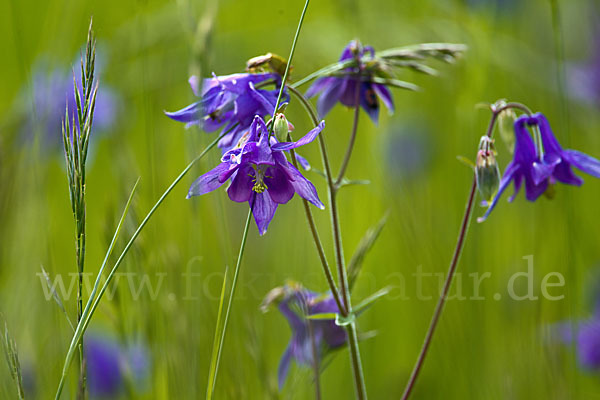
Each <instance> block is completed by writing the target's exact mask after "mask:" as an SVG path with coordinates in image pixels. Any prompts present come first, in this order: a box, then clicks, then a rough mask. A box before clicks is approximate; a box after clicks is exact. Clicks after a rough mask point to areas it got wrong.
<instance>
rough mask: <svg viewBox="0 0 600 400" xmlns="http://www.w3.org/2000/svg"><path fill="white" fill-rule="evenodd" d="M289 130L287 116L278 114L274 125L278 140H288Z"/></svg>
mask: <svg viewBox="0 0 600 400" xmlns="http://www.w3.org/2000/svg"><path fill="white" fill-rule="evenodd" d="M289 131H290V127H289V124H288V121H287V119H286V118H285V115H283V114H276V115H275V122H274V125H273V132H274V133H275V137H276V138H277V140H279V141H280V142H287V141H288V132H289Z"/></svg>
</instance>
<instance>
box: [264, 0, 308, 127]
mask: <svg viewBox="0 0 600 400" xmlns="http://www.w3.org/2000/svg"><path fill="white" fill-rule="evenodd" d="M309 3H310V0H306V2H305V3H304V8H303V9H302V14H300V21H298V26H297V28H296V34H295V35H294V40H293V41H292V48H291V49H290V55H289V57H288V59H287V64H286V66H285V72H284V73H283V78H282V79H281V82H282V83H281V87H280V88H279V94H278V95H277V101H276V102H275V109H274V110H273V116H275V113H276V112H277V110H278V109H279V104H280V103H281V98H282V96H283V88H284V87H285V86H286V82H287V77H288V74H289V72H290V66H291V65H292V58H294V52H295V51H296V43H298V38H299V37H300V30H301V29H302V23H303V22H304V16H305V15H306V10H308V4H309ZM272 128H273V125H272V126H271V129H270V130H269V132H271V131H272Z"/></svg>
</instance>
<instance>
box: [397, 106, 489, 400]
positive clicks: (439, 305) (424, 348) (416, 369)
mask: <svg viewBox="0 0 600 400" xmlns="http://www.w3.org/2000/svg"><path fill="white" fill-rule="evenodd" d="M494 115H496V114H494ZM494 119H495V118H494ZM476 190H477V181H476V179H475V178H473V183H472V184H471V192H470V194H469V199H468V200H467V206H466V209H465V215H464V217H463V221H462V224H461V227H460V232H459V234H458V241H457V243H456V248H455V249H454V255H453V256H452V261H451V263H450V268H449V269H448V275H447V276H446V281H445V282H444V288H443V290H442V294H441V295H440V298H439V300H438V303H437V305H436V307H435V311H434V313H433V317H432V318H431V323H430V324H429V329H428V330H427V335H426V336H425V340H424V342H423V346H422V347H421V352H420V353H419V357H418V359H417V363H416V364H415V366H414V368H413V371H412V373H411V375H410V379H409V381H408V384H407V386H406V389H404V394H403V395H402V400H406V399H408V397H409V396H410V394H411V392H412V389H413V387H414V385H415V382H416V381H417V377H418V376H419V372H420V371H421V367H422V366H423V362H424V361H425V356H426V355H427V350H428V349H429V345H430V344H431V340H432V339H433V334H434V333H435V328H436V326H437V323H438V321H439V319H440V315H441V314H442V309H443V308H444V304H445V302H446V298H447V295H448V291H449V290H450V285H451V284H452V278H453V277H454V272H455V270H456V266H457V265H458V259H459V258H460V254H461V252H462V249H463V244H464V241H465V237H466V236H467V231H468V228H469V222H470V220H471V213H472V211H473V203H474V202H475V192H476Z"/></svg>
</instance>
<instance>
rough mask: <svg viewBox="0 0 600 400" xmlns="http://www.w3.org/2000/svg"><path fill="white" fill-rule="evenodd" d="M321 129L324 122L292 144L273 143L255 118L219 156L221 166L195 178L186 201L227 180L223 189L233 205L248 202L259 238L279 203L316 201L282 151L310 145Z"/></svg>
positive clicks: (308, 184)
mask: <svg viewBox="0 0 600 400" xmlns="http://www.w3.org/2000/svg"><path fill="white" fill-rule="evenodd" d="M324 127H325V122H324V121H321V123H320V124H319V125H318V126H317V127H315V128H314V129H313V130H311V131H310V132H308V133H307V134H306V135H305V136H304V137H302V138H301V139H300V140H298V141H296V142H283V143H277V141H276V139H275V137H274V136H271V137H270V138H269V132H268V130H267V126H266V124H265V122H264V120H263V119H262V118H261V117H259V116H256V117H254V121H253V122H252V125H251V126H250V129H249V130H248V131H247V132H246V133H245V134H244V136H242V138H241V139H240V140H239V142H238V144H237V145H236V146H235V147H234V148H233V149H231V150H229V151H227V152H226V153H225V154H223V157H222V158H221V164H219V165H218V166H217V167H216V168H214V169H212V170H210V171H208V172H207V173H205V174H204V175H202V176H201V177H199V178H198V179H197V180H196V181H195V182H194V183H193V184H192V186H191V187H190V190H189V193H188V196H187V197H188V198H190V197H191V196H199V195H202V194H206V193H208V192H211V191H213V190H215V189H217V188H218V187H220V186H221V185H223V184H224V183H225V181H227V180H231V184H230V185H229V187H228V188H227V194H228V195H229V198H230V199H231V200H233V201H235V202H240V203H243V202H246V201H247V202H248V204H250V208H251V209H252V214H253V215H254V220H255V221H256V225H257V226H258V231H259V232H260V234H261V235H263V234H265V232H266V231H267V227H268V226H269V223H270V222H271V220H272V219H273V215H275V210H276V209H277V206H278V205H279V204H285V203H287V202H288V201H289V200H290V199H291V198H292V197H293V196H294V193H298V195H299V196H300V197H302V198H304V199H306V200H308V201H309V202H311V203H312V204H314V205H315V206H317V207H319V208H321V209H323V208H325V206H324V205H323V203H321V200H319V197H318V195H317V190H316V189H315V187H314V185H313V184H312V183H311V182H310V181H309V180H308V179H306V178H305V177H304V176H303V175H302V174H301V173H300V171H298V170H297V169H296V168H295V167H294V166H293V165H292V164H291V163H290V162H288V160H287V158H286V156H285V154H284V151H288V150H291V149H294V148H296V147H300V146H302V145H305V144H307V143H310V142H312V141H313V140H314V139H315V138H316V137H317V135H318V134H319V133H320V132H321V130H323V128H324Z"/></svg>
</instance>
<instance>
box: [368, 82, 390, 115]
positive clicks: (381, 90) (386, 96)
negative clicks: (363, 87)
mask: <svg viewBox="0 0 600 400" xmlns="http://www.w3.org/2000/svg"><path fill="white" fill-rule="evenodd" d="M372 86H373V89H374V90H375V93H377V95H378V96H379V97H380V98H381V100H382V101H383V104H385V106H386V107H387V108H388V110H390V113H393V112H394V99H393V98H392V93H391V92H390V90H389V89H388V88H387V87H386V86H385V85H381V84H379V83H374V84H373V85H372Z"/></svg>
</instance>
